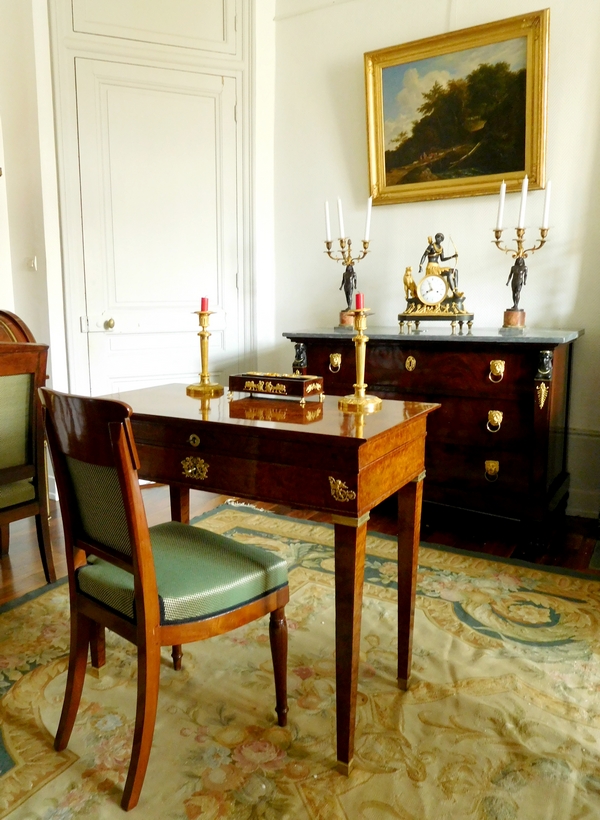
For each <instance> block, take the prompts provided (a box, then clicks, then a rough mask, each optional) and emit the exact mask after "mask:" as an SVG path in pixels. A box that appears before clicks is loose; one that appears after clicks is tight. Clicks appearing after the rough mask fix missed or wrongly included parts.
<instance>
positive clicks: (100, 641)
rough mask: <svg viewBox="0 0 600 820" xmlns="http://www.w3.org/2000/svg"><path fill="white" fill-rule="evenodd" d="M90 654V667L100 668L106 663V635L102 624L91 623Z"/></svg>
mask: <svg viewBox="0 0 600 820" xmlns="http://www.w3.org/2000/svg"><path fill="white" fill-rule="evenodd" d="M90 654H91V656H92V668H93V669H98V670H99V669H101V668H102V667H103V666H104V664H105V663H106V635H105V630H104V627H103V626H102V624H98V623H96V622H93V623H92V630H91V634H90Z"/></svg>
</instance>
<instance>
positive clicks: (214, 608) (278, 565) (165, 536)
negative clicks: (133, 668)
mask: <svg viewBox="0 0 600 820" xmlns="http://www.w3.org/2000/svg"><path fill="white" fill-rule="evenodd" d="M150 538H151V541H152V553H153V556H154V566H155V570H156V583H157V587H158V595H159V601H160V610H161V623H162V624H177V623H186V622H189V621H198V620H202V619H203V618H209V617H211V616H213V615H216V614H218V613H221V612H227V611H228V610H231V609H235V608H237V607H239V606H242V605H243V604H246V603H248V602H250V601H252V600H254V599H255V598H259V597H261V596H263V595H264V594H265V593H267V592H270V591H274V590H276V589H279V588H280V587H282V586H285V584H287V565H286V562H285V559H283V558H280V557H279V556H278V555H276V554H275V553H272V552H269V551H268V550H265V549H262V548H261V547H255V546H252V545H251V544H240V543H238V542H237V541H234V540H233V539H231V538H227V537H226V536H223V535H217V534H215V533H212V532H209V531H208V530H202V529H199V528H197V527H191V526H188V525H186V524H180V523H178V522H176V521H171V522H168V523H166V524H158V525H157V526H155V527H150ZM77 583H78V586H79V589H80V591H81V592H82V593H84V594H85V595H88V596H89V597H91V598H95V599H96V600H98V601H100V602H101V603H103V604H105V605H106V606H108V607H110V608H111V609H114V610H116V611H117V612H120V613H121V614H123V615H125V616H126V617H127V618H129V619H130V620H132V621H133V620H135V610H134V595H133V575H131V574H130V573H128V572H126V571H125V570H122V569H119V568H118V567H116V566H114V565H113V564H109V563H108V562H107V561H103V560H101V559H99V558H91V559H90V561H89V563H88V564H87V565H86V566H85V567H82V568H81V569H80V570H79V571H78V572H77Z"/></svg>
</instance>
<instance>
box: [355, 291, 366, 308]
mask: <svg viewBox="0 0 600 820" xmlns="http://www.w3.org/2000/svg"><path fill="white" fill-rule="evenodd" d="M364 306H365V294H364V293H357V294H356V309H357V310H363V309H364Z"/></svg>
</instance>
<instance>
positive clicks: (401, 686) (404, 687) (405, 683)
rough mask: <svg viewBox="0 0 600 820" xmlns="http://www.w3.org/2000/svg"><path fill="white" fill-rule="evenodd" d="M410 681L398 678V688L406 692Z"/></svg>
mask: <svg viewBox="0 0 600 820" xmlns="http://www.w3.org/2000/svg"><path fill="white" fill-rule="evenodd" d="M408 684H409V681H408V680H406V679H405V678H398V689H402V690H403V691H404V692H406V691H407V689H408Z"/></svg>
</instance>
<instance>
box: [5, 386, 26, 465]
mask: <svg viewBox="0 0 600 820" xmlns="http://www.w3.org/2000/svg"><path fill="white" fill-rule="evenodd" d="M32 391H33V374H31V373H18V374H15V375H12V376H2V375H0V469H2V468H3V467H16V466H18V465H22V464H28V463H31V450H32V441H31V401H32Z"/></svg>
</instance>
